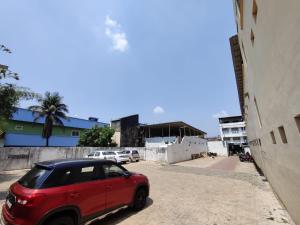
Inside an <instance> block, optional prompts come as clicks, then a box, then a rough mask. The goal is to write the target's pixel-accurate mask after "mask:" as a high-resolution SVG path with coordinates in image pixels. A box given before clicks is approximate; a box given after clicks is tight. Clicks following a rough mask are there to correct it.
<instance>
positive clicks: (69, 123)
mask: <svg viewBox="0 0 300 225" xmlns="http://www.w3.org/2000/svg"><path fill="white" fill-rule="evenodd" d="M34 118H35V117H34V115H33V114H32V111H31V110H28V109H22V108H18V109H17V111H16V112H15V113H14V114H13V116H12V118H11V120H17V121H23V122H31V123H34ZM44 122H45V118H40V119H39V120H38V121H36V123H41V124H43V123H44ZM62 122H63V124H64V126H65V127H74V128H82V129H90V128H92V127H94V126H96V125H97V126H99V127H103V126H107V125H108V124H107V123H101V122H96V121H91V120H86V119H79V118H74V117H69V118H68V119H62Z"/></svg>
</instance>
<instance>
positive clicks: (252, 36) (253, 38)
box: [250, 30, 255, 46]
mask: <svg viewBox="0 0 300 225" xmlns="http://www.w3.org/2000/svg"><path fill="white" fill-rule="evenodd" d="M250 38H251V43H252V46H253V45H254V40H255V36H254V33H253V30H251V36H250Z"/></svg>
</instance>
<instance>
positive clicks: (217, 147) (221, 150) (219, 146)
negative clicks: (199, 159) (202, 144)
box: [207, 141, 228, 156]
mask: <svg viewBox="0 0 300 225" xmlns="http://www.w3.org/2000/svg"><path fill="white" fill-rule="evenodd" d="M207 146H208V152H212V153H217V154H218V155H220V156H228V150H227V147H225V146H224V145H223V142H222V141H208V142H207Z"/></svg>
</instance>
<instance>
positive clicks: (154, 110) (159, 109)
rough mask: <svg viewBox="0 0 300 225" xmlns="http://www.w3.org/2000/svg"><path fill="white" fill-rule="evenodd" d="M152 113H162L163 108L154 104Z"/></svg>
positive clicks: (163, 111)
mask: <svg viewBox="0 0 300 225" xmlns="http://www.w3.org/2000/svg"><path fill="white" fill-rule="evenodd" d="M153 113H154V114H164V113H165V110H164V109H163V108H162V107H161V106H156V107H154V109H153Z"/></svg>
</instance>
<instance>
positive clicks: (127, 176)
mask: <svg viewBox="0 0 300 225" xmlns="http://www.w3.org/2000/svg"><path fill="white" fill-rule="evenodd" d="M130 176H131V173H130V172H129V171H125V172H124V173H123V177H125V178H126V179H128V178H129V177H130Z"/></svg>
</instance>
